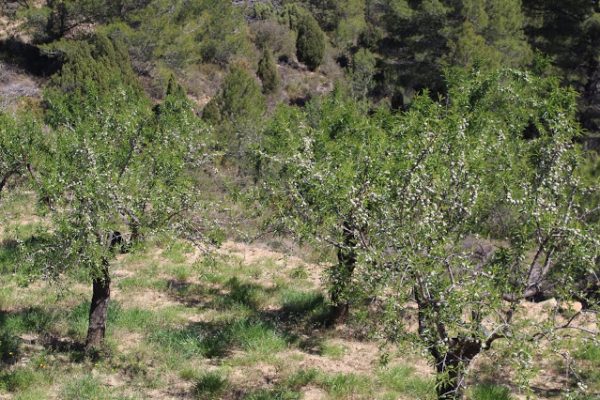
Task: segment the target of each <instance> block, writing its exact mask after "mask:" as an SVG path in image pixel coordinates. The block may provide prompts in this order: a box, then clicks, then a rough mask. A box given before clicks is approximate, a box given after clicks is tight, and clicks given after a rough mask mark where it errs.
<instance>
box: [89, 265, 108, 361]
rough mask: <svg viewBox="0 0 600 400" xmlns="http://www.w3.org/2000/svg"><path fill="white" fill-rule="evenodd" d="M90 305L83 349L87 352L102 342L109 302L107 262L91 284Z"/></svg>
mask: <svg viewBox="0 0 600 400" xmlns="http://www.w3.org/2000/svg"><path fill="white" fill-rule="evenodd" d="M92 290H93V294H92V304H91V305H90V315H89V326H88V332H87V339H86V342H85V347H86V349H87V350H91V349H95V348H98V347H100V346H101V345H102V343H103V342H104V335H105V332H106V319H107V316H108V303H109V301H110V273H109V271H108V261H105V262H104V263H103V266H102V271H101V273H100V275H99V276H98V277H95V278H94V280H93V283H92Z"/></svg>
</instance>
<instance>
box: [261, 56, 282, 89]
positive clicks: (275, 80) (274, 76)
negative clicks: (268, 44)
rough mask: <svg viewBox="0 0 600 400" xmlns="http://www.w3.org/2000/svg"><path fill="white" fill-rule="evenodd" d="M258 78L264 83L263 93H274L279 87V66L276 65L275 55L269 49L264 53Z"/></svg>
mask: <svg viewBox="0 0 600 400" xmlns="http://www.w3.org/2000/svg"><path fill="white" fill-rule="evenodd" d="M258 77H259V78H260V80H261V82H262V86H263V93H272V92H274V91H275V90H276V89H277V87H278V86H279V73H278V72H277V64H275V60H274V59H273V54H272V53H271V51H270V50H268V49H265V50H264V51H263V55H262V58H261V59H260V61H259V63H258Z"/></svg>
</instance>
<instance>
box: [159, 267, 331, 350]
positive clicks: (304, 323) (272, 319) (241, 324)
mask: <svg viewBox="0 0 600 400" xmlns="http://www.w3.org/2000/svg"><path fill="white" fill-rule="evenodd" d="M168 288H169V289H168V293H169V295H170V296H171V297H172V298H173V299H175V300H176V301H178V302H181V303H183V304H185V305H186V306H193V307H199V308H202V309H205V310H217V311H221V312H228V311H236V310H238V311H239V310H242V314H244V316H243V317H239V318H231V319H226V320H224V321H216V322H204V321H202V322H191V323H189V324H188V325H186V326H185V327H183V328H180V329H176V330H169V332H162V334H158V335H156V334H155V335H154V339H157V340H158V341H159V342H162V343H163V345H166V346H167V347H170V346H175V347H178V348H179V349H180V350H183V349H181V346H179V344H180V343H190V342H193V341H196V342H197V343H196V344H195V345H194V346H195V347H196V350H195V351H197V352H198V353H201V354H202V355H203V356H205V357H208V358H222V357H226V356H227V355H228V354H230V353H231V351H232V350H233V349H239V348H241V349H243V350H257V351H262V350H265V351H268V347H269V346H274V347H276V348H278V349H281V347H282V346H283V347H287V346H297V347H298V348H300V349H301V350H303V351H308V352H314V351H313V350H311V349H315V348H319V346H320V343H321V342H322V341H323V338H324V334H325V331H326V330H327V329H328V328H329V327H330V326H331V320H332V307H331V306H330V305H329V304H328V303H327V301H326V299H325V297H324V296H323V295H322V294H320V293H317V292H294V295H293V296H288V297H286V298H285V299H284V300H283V302H282V305H281V306H280V307H278V308H269V307H262V301H263V300H264V299H267V298H271V297H274V296H277V295H279V294H280V290H281V289H280V288H278V287H276V286H265V285H261V284H258V283H250V282H242V281H240V280H239V279H237V278H231V279H230V280H228V281H227V282H226V283H225V284H224V285H222V286H216V285H210V286H209V285H205V284H202V283H190V282H181V281H175V280H171V281H169V283H168ZM160 336H162V339H161V338H160ZM261 343H266V344H264V345H263V344H261ZM278 346H279V347H278Z"/></svg>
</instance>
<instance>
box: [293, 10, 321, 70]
mask: <svg viewBox="0 0 600 400" xmlns="http://www.w3.org/2000/svg"><path fill="white" fill-rule="evenodd" d="M296 55H297V56H298V60H299V61H300V62H303V63H304V64H306V66H307V67H308V68H309V69H310V70H311V71H314V70H315V69H317V68H318V67H319V65H321V63H322V62H323V57H324V56H325V34H324V33H323V31H322V30H321V28H320V27H319V24H318V23H317V21H316V20H315V19H314V18H313V17H312V16H310V15H304V16H302V18H301V19H300V20H299V22H298V39H297V40H296Z"/></svg>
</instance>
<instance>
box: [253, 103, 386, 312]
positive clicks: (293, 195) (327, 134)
mask: <svg viewBox="0 0 600 400" xmlns="http://www.w3.org/2000/svg"><path fill="white" fill-rule="evenodd" d="M386 135H387V133H386V131H385V130H384V129H383V128H382V127H381V126H380V124H379V119H378V118H377V117H370V116H368V115H367V113H366V111H365V109H364V107H362V106H361V105H358V104H355V103H353V102H351V101H347V100H345V99H344V97H343V96H342V95H341V94H340V93H337V94H335V95H333V96H332V97H330V98H328V99H325V100H323V101H322V102H321V103H317V102H315V103H313V104H311V106H310V107H309V109H308V111H303V110H300V109H297V108H294V107H284V108H281V109H280V110H279V112H278V114H277V115H276V116H275V118H274V120H273V121H272V123H271V126H270V127H268V128H267V129H266V131H265V132H264V134H263V142H262V147H261V157H260V160H259V163H260V164H261V173H262V179H263V181H262V185H263V187H262V189H263V190H262V195H263V199H262V200H263V201H264V203H265V204H267V208H268V209H269V210H270V212H271V213H272V216H273V217H274V218H275V219H276V220H277V221H278V222H279V223H280V226H281V227H282V228H283V229H285V230H288V231H291V232H293V233H294V234H295V235H296V237H298V238H299V239H301V240H313V239H316V241H317V243H320V244H321V245H325V246H326V247H328V248H330V249H331V248H333V249H335V252H336V255H337V263H336V265H335V266H334V267H333V268H331V269H330V274H329V278H330V279H329V294H330V299H331V302H332V303H333V305H334V313H333V317H334V319H335V320H338V321H341V320H343V319H344V318H345V317H346V316H347V314H348V310H349V305H350V302H351V300H352V291H353V290H352V277H353V273H354V269H355V268H356V264H357V261H358V260H357V256H358V255H357V249H358V248H360V247H362V246H364V244H365V243H366V242H368V231H369V225H370V221H369V219H370V217H369V214H370V211H369V210H370V208H371V202H373V201H376V198H375V197H374V196H373V195H372V194H373V193H374V192H376V190H377V189H376V188H377V185H378V184H379V181H380V180H381V179H382V178H383V177H384V176H383V175H381V174H380V171H382V170H383V165H385V164H386V158H385V149H386V146H388V138H387V136H386Z"/></svg>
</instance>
